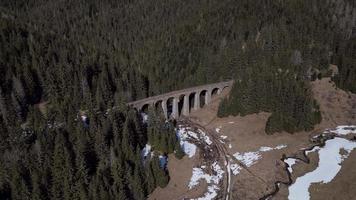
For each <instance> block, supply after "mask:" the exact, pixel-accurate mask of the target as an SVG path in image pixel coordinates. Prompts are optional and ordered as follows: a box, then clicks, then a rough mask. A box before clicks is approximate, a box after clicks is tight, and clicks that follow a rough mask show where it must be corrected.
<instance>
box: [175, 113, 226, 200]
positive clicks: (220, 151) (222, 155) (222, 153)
mask: <svg viewBox="0 0 356 200" xmlns="http://www.w3.org/2000/svg"><path fill="white" fill-rule="evenodd" d="M178 124H179V125H183V126H187V127H191V128H193V129H194V128H196V129H200V130H202V131H203V132H204V133H206V134H207V136H208V137H209V138H210V140H211V141H212V144H211V145H210V146H211V147H210V148H212V149H216V150H217V152H216V153H217V154H216V155H215V158H218V159H219V161H220V164H222V165H223V166H224V168H225V170H224V171H225V174H227V177H226V176H225V178H224V183H223V189H222V190H221V191H223V193H222V194H221V195H222V198H221V199H225V200H229V199H230V198H229V197H230V192H231V191H230V188H231V186H230V184H231V171H230V168H229V166H230V163H229V162H230V161H229V155H228V154H227V150H226V147H225V146H224V145H223V144H221V143H220V140H219V138H218V137H217V135H216V134H214V133H213V132H212V131H211V130H209V129H206V128H205V127H204V126H202V125H200V124H198V123H196V122H193V121H192V120H190V119H188V118H181V119H180V120H179V122H178Z"/></svg>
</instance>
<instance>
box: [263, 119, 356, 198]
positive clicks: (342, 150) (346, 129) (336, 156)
mask: <svg viewBox="0 0 356 200" xmlns="http://www.w3.org/2000/svg"><path fill="white" fill-rule="evenodd" d="M349 134H356V126H338V127H337V128H336V129H333V130H326V131H325V132H324V133H322V134H321V135H319V136H317V137H314V138H313V139H317V138H318V139H319V143H318V145H315V146H313V147H312V148H310V149H305V150H304V151H303V153H304V156H305V159H306V160H304V159H301V158H294V157H284V158H282V161H284V162H285V163H286V171H287V173H288V176H289V182H287V183H284V182H280V181H278V182H276V183H275V188H276V189H275V191H273V192H272V193H271V194H268V195H266V196H264V197H262V198H261V199H271V197H273V196H274V195H276V194H277V193H278V191H279V186H280V184H284V185H288V186H289V188H288V190H289V196H288V199H289V200H309V199H310V193H309V187H310V186H311V184H313V183H324V184H325V183H329V182H331V181H332V180H333V179H334V178H335V176H336V175H337V174H338V172H339V171H340V170H341V167H342V166H341V164H342V162H343V161H344V160H345V159H346V158H347V157H348V156H349V154H350V153H351V151H352V150H354V149H356V141H352V140H348V139H346V138H343V136H347V135H349ZM311 152H317V153H318V154H319V163H318V167H317V168H316V169H315V170H314V171H311V172H309V173H306V174H304V175H303V176H300V177H298V178H296V180H295V182H294V183H293V180H292V179H291V173H293V169H292V166H293V165H295V164H296V163H297V162H304V163H309V158H308V157H307V155H308V154H309V153H311Z"/></svg>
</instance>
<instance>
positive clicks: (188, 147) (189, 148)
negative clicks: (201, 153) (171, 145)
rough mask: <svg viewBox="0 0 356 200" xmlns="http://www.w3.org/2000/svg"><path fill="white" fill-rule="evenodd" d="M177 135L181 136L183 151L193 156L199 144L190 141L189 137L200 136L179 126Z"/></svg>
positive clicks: (180, 142) (180, 141)
mask: <svg viewBox="0 0 356 200" xmlns="http://www.w3.org/2000/svg"><path fill="white" fill-rule="evenodd" d="M177 136H178V138H179V144H180V146H181V148H182V150H183V152H184V153H185V154H187V155H188V157H189V158H192V157H193V156H194V155H195V152H196V150H197V146H195V144H192V143H190V142H188V141H187V140H188V139H189V138H195V139H197V138H198V136H197V134H196V133H194V132H192V131H189V130H187V129H185V128H179V129H178V130H177Z"/></svg>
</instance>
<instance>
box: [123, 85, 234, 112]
mask: <svg viewBox="0 0 356 200" xmlns="http://www.w3.org/2000/svg"><path fill="white" fill-rule="evenodd" d="M232 84H233V81H226V82H220V83H214V84H208V85H202V86H197V87H192V88H187V89H182V90H177V91H172V92H169V93H166V94H161V95H157V96H152V97H148V98H145V99H141V100H138V101H133V102H130V103H128V105H129V106H131V107H133V108H136V109H137V110H139V111H142V110H143V109H144V108H145V107H148V106H153V107H157V106H159V104H160V105H161V107H162V110H163V112H164V116H165V117H166V118H167V119H168V117H173V118H174V119H177V118H179V105H178V104H179V103H180V101H181V100H183V107H182V110H181V114H182V115H185V116H188V115H189V113H190V107H191V105H190V102H191V101H190V97H193V99H194V103H193V104H194V105H193V110H198V109H200V104H201V102H200V97H201V96H202V94H204V96H205V98H204V105H207V104H209V102H210V101H211V97H212V95H213V94H217V95H220V94H221V92H222V91H223V90H224V89H225V88H229V87H231V86H232ZM169 100H172V113H171V115H170V116H168V102H169Z"/></svg>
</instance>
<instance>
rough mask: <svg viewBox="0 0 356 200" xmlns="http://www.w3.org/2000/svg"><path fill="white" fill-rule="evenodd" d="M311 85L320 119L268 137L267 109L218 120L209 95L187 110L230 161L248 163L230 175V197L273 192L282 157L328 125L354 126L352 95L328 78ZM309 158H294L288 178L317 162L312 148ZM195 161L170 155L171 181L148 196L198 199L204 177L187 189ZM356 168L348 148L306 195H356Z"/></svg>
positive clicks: (282, 173) (355, 99) (297, 151)
mask: <svg viewBox="0 0 356 200" xmlns="http://www.w3.org/2000/svg"><path fill="white" fill-rule="evenodd" d="M312 86H313V93H314V96H315V99H316V100H317V101H318V103H319V104H320V109H321V111H322V116H323V121H322V122H321V123H320V124H319V125H317V126H316V127H315V129H314V131H312V132H299V133H295V134H288V133H276V134H273V135H267V134H265V133H264V128H265V123H266V121H267V118H268V116H269V113H259V114H253V115H248V116H244V117H240V116H236V117H228V118H217V117H216V112H217V107H218V105H219V102H220V99H213V101H212V103H211V104H209V105H208V106H205V107H204V108H203V109H201V110H199V111H198V112H193V113H192V114H191V116H190V118H191V120H192V121H194V122H196V123H199V124H200V125H202V126H203V127H204V128H205V129H207V130H209V131H211V132H214V133H215V134H216V135H217V136H219V137H221V143H222V144H223V145H225V148H226V150H227V154H228V155H230V157H231V159H235V160H239V159H240V161H241V163H242V165H243V166H245V167H246V166H247V168H246V169H244V168H243V169H241V170H240V171H239V173H237V174H236V175H233V176H232V180H231V185H230V187H231V196H230V199H234V200H235V199H236V200H237V199H242V200H245V199H260V198H263V197H265V196H266V195H268V194H272V193H274V192H275V190H276V186H275V183H276V182H278V181H280V182H283V183H288V182H289V181H290V180H289V174H288V172H287V170H286V168H287V166H286V164H285V163H284V162H283V161H282V157H283V156H287V157H289V156H292V157H295V156H300V155H301V153H302V151H301V149H305V148H310V147H312V146H313V145H315V144H314V143H312V142H311V140H310V139H311V138H312V137H313V136H315V135H318V134H321V133H322V132H323V131H324V130H326V129H333V128H335V127H336V126H338V125H352V124H353V125H356V95H354V94H348V93H347V92H345V91H342V90H340V89H336V88H335V86H334V84H333V82H331V81H330V79H328V78H325V79H322V80H317V81H315V82H313V83H312ZM225 92H227V91H225ZM225 95H227V93H226V94H225ZM278 147H281V148H278ZM251 155H253V156H251ZM234 157H235V158H234ZM308 157H309V159H310V163H309V164H307V163H304V162H297V164H295V165H294V166H293V173H292V175H291V181H292V182H294V181H295V179H296V178H297V177H300V176H302V175H304V174H306V173H307V172H311V171H313V170H315V169H316V167H317V166H318V161H319V158H318V154H317V153H316V152H314V153H310V154H309V155H308ZM199 164H201V157H200V155H199V154H198V153H197V154H195V156H194V157H192V158H188V157H187V156H185V157H184V158H183V159H182V160H177V159H175V158H174V156H170V158H169V164H168V169H169V172H170V176H171V181H170V183H169V184H168V186H167V187H166V188H163V189H162V188H158V189H156V190H155V191H154V192H153V194H151V195H150V197H149V199H158V200H159V199H172V200H174V199H183V198H188V199H190V198H198V197H201V195H203V194H204V193H205V192H206V189H207V184H206V183H205V182H204V181H201V182H200V184H199V185H198V186H197V187H195V188H193V189H192V190H189V188H188V183H189V181H190V178H191V176H192V169H193V168H194V167H196V166H198V165H199ZM355 166H356V159H355V151H352V152H351V154H350V155H349V157H348V158H347V159H345V161H344V162H343V163H342V167H341V170H340V172H339V173H338V174H337V175H336V177H335V178H334V179H333V180H332V181H331V182H330V183H327V184H312V186H311V187H310V188H309V191H310V193H311V199H352V197H354V196H356V191H355V190H354V189H352V188H355V182H356V176H354V175H355V174H356V173H355V172H356V171H355ZM272 199H288V186H287V185H284V184H280V189H279V191H278V192H277V193H276V194H275V195H274V196H273V198H272Z"/></svg>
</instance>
